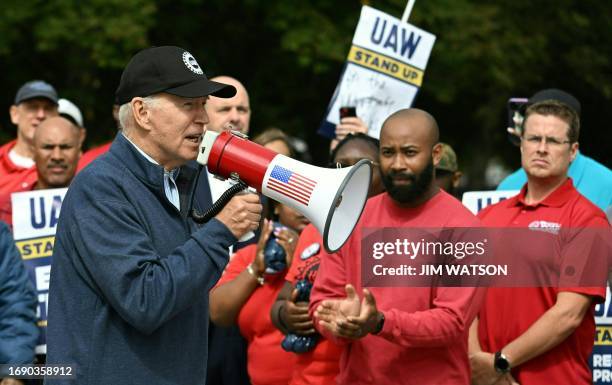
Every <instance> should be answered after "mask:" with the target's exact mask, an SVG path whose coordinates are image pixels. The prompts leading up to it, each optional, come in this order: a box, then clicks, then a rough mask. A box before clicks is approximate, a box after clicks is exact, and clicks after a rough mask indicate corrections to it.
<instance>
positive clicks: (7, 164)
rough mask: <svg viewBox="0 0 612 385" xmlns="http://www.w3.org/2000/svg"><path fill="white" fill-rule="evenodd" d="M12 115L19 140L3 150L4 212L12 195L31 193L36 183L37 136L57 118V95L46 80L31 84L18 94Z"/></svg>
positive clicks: (0, 192)
mask: <svg viewBox="0 0 612 385" xmlns="http://www.w3.org/2000/svg"><path fill="white" fill-rule="evenodd" d="M9 112H10V114H11V122H12V123H13V124H14V125H16V126H17V138H16V139H15V140H12V141H10V142H8V143H6V144H5V145H3V146H2V147H0V209H6V208H7V205H8V206H10V204H11V193H14V192H17V191H27V190H30V189H32V186H33V185H34V183H35V182H36V168H35V167H34V160H33V159H32V158H33V156H34V155H33V148H32V146H33V141H34V133H35V132H36V128H37V127H38V125H40V123H42V121H43V120H45V119H46V118H48V117H50V116H57V114H58V112H57V92H56V91H55V89H54V88H53V86H51V85H50V84H49V83H46V82H44V81H42V80H32V81H29V82H27V83H25V84H24V85H23V86H21V88H19V90H18V91H17V95H15V104H13V105H12V106H11V108H10V110H9Z"/></svg>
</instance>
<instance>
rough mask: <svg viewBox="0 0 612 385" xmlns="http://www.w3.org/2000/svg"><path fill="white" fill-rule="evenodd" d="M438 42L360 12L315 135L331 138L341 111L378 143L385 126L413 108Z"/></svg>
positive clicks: (385, 18)
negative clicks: (353, 113)
mask: <svg viewBox="0 0 612 385" xmlns="http://www.w3.org/2000/svg"><path fill="white" fill-rule="evenodd" d="M435 40H436V37H435V36H434V35H432V34H431V33H429V32H427V31H424V30H422V29H419V28H417V27H415V26H413V25H410V24H407V23H402V22H401V21H400V20H399V19H397V18H395V17H392V16H390V15H388V14H386V13H384V12H381V11H378V10H376V9H374V8H371V7H367V6H364V7H363V8H362V9H361V17H360V18H359V24H358V25H357V29H356V31H355V35H354V37H353V43H352V46H351V49H350V51H349V55H348V58H347V63H346V65H345V67H344V71H343V73H342V77H341V79H340V82H339V83H338V86H337V87H336V91H335V92H334V96H333V97H332V100H331V102H330V104H329V108H328V111H327V117H326V120H325V121H324V122H323V124H322V126H321V128H320V129H319V132H320V133H321V134H323V135H325V136H328V137H333V136H334V129H335V125H336V124H338V121H339V113H338V111H339V108H340V107H345V106H346V107H356V110H357V116H359V117H360V118H361V119H363V121H364V122H365V123H366V125H367V126H368V128H369V131H368V134H369V135H371V136H373V137H376V138H378V136H379V132H380V128H381V125H382V123H383V121H384V120H385V119H386V118H387V117H388V116H389V115H390V114H392V113H393V112H395V111H397V110H400V109H402V108H408V107H410V106H411V105H412V102H413V100H414V97H415V96H416V94H417V92H418V90H419V88H420V87H421V84H422V83H423V74H424V71H425V67H426V66H427V61H428V60H429V55H430V53H431V50H432V48H433V45H434V42H435Z"/></svg>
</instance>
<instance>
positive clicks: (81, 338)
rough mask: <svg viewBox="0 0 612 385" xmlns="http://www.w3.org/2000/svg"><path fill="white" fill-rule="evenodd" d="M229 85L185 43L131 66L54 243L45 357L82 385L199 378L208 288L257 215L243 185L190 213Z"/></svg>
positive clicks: (139, 57)
mask: <svg viewBox="0 0 612 385" xmlns="http://www.w3.org/2000/svg"><path fill="white" fill-rule="evenodd" d="M234 93H235V89H234V87H232V86H228V85H226V84H221V83H217V82H212V81H210V80H208V79H207V78H206V75H205V74H204V72H203V71H202V68H201V67H200V66H199V64H198V62H197V61H196V59H195V58H194V57H193V56H192V55H191V54H190V53H189V52H187V51H185V50H184V49H182V48H179V47H170V46H165V47H155V48H149V49H146V50H143V51H141V52H139V53H138V54H136V55H135V56H134V57H133V58H132V60H131V61H130V62H129V63H128V65H127V67H126V68H125V70H124V72H123V75H122V77H121V82H120V84H119V88H118V89H117V93H116V98H117V100H118V101H119V103H120V104H121V107H120V110H119V119H120V123H121V127H122V131H121V132H120V133H119V134H118V135H117V138H116V139H115V141H114V142H113V144H112V146H111V149H110V151H109V152H108V153H107V154H105V155H103V156H102V157H100V158H98V159H96V160H95V161H94V162H93V163H91V165H90V166H89V167H87V168H86V169H84V170H83V171H82V172H81V173H80V174H79V175H78V176H77V177H76V178H75V180H74V181H73V183H72V185H71V187H70V190H69V191H68V193H67V195H66V198H65V200H64V203H63V207H62V214H61V217H60V222H59V225H58V232H57V236H56V241H55V249H54V253H53V265H52V270H51V271H52V273H51V283H50V293H49V299H50V303H49V326H48V328H49V330H48V341H47V344H48V360H47V362H48V363H49V364H73V365H75V367H76V373H77V380H78V383H79V384H87V385H94V384H128V383H129V384H143V385H144V384H147V385H149V384H160V385H162V384H185V385H188V384H203V383H204V379H205V378H206V357H207V327H208V291H209V289H210V288H212V287H213V286H214V284H215V283H216V282H217V280H218V279H219V277H220V275H221V272H222V271H223V268H224V267H225V265H226V263H227V261H228V252H227V249H228V247H229V246H230V245H231V244H233V243H235V242H236V241H237V239H238V238H240V237H241V236H242V235H243V234H245V233H246V232H248V231H251V230H254V229H256V228H257V226H258V223H259V220H260V215H261V205H260V204H259V199H258V197H257V195H255V194H246V195H239V196H236V197H234V198H232V200H231V201H230V202H229V203H228V204H227V205H226V206H225V208H224V209H223V210H222V211H221V212H220V213H219V214H218V215H217V216H216V217H215V218H213V219H212V220H211V221H209V222H208V223H207V224H205V225H204V226H202V227H198V226H197V225H196V224H195V223H194V222H193V221H192V220H191V219H190V218H189V212H190V211H191V208H192V207H191V202H192V197H191V196H192V194H193V190H194V186H195V185H194V181H195V175H196V174H197V168H196V167H194V166H193V162H191V161H192V160H194V159H195V158H196V156H197V153H198V149H199V143H200V140H201V136H202V134H203V132H204V125H205V124H206V123H207V121H208V117H207V115H206V111H205V109H204V106H205V104H206V101H207V99H208V95H215V96H220V97H231V96H232V95H233V94H234ZM46 383H49V384H64V383H65V384H71V383H73V382H70V381H69V380H62V379H60V380H47V382H46Z"/></svg>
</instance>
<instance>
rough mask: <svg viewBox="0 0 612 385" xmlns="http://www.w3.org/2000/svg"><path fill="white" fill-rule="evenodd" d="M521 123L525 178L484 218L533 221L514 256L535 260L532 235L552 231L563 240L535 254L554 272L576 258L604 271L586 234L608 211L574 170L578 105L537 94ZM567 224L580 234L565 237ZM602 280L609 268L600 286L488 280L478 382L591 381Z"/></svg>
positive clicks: (474, 350) (473, 344) (475, 370)
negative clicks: (581, 186) (580, 184)
mask: <svg viewBox="0 0 612 385" xmlns="http://www.w3.org/2000/svg"><path fill="white" fill-rule="evenodd" d="M523 124H524V129H523V130H522V136H521V147H520V149H521V161H522V166H523V168H524V170H525V172H526V173H527V183H526V185H525V186H523V188H522V190H521V192H520V193H519V195H517V196H515V197H513V198H510V199H507V200H505V201H502V202H500V203H498V204H496V205H494V206H490V207H487V208H486V209H485V210H483V211H482V212H481V213H480V214H479V216H480V218H481V219H482V221H483V223H484V224H485V225H488V226H490V227H497V228H500V227H513V228H516V227H523V228H528V230H525V232H526V233H525V236H524V237H520V238H521V240H516V238H515V240H513V241H512V249H513V250H517V251H518V252H514V255H513V258H522V260H523V261H527V260H531V259H530V258H533V257H534V256H533V255H532V254H534V252H533V250H534V248H535V247H536V246H537V245H538V244H539V242H533V241H531V242H527V241H525V239H527V238H529V239H531V238H532V234H536V233H540V234H545V236H547V237H548V238H550V237H551V235H550V234H552V236H553V237H554V238H555V239H554V242H556V243H555V244H558V247H554V248H549V249H548V250H547V251H546V252H544V253H542V252H541V251H540V252H539V253H538V254H537V256H535V258H533V259H534V260H535V261H536V263H537V264H538V266H540V265H545V266H553V267H558V269H553V271H554V270H557V271H558V272H560V273H561V274H563V272H566V271H569V270H567V269H568V267H571V266H572V265H574V266H575V265H576V264H579V265H580V266H587V267H589V266H590V267H593V266H595V267H596V269H598V270H600V271H603V272H605V271H607V266H604V265H605V264H606V261H605V260H604V259H603V258H602V259H598V257H602V255H597V250H598V248H597V247H594V246H593V243H596V242H597V241H596V240H595V241H594V242H593V239H594V238H593V237H590V236H589V234H591V233H592V232H593V231H599V230H593V229H594V228H598V229H600V230H602V231H606V232H607V231H609V225H608V223H607V220H606V217H605V215H604V213H603V212H602V211H601V210H600V209H598V208H597V207H596V206H595V205H593V204H592V203H590V202H589V201H588V200H587V199H586V198H585V197H583V196H582V195H581V194H580V193H578V191H577V190H576V189H575V188H574V186H573V184H572V180H571V179H570V178H568V177H567V171H568V168H569V165H570V163H571V162H572V160H573V159H574V158H575V156H576V154H577V151H578V133H579V127H580V123H579V120H578V115H577V113H576V111H574V110H573V109H572V108H571V107H570V106H569V105H568V104H566V103H563V101H561V100H552V99H547V100H530V106H529V107H528V108H527V110H526V113H525V121H524V123H523ZM567 231H570V232H572V233H573V234H574V236H573V237H572V238H569V237H564V236H563V235H564V234H567ZM564 232H565V233H564ZM590 232H591V233H590ZM513 234H515V233H513ZM542 239H544V236H543V237H542ZM585 246H586V247H585ZM577 249H579V250H580V252H576V250H577ZM549 250H550V251H549ZM557 254H558V255H557ZM568 261H571V262H568ZM545 266H544V267H545ZM530 270H531V271H537V270H539V267H535V266H534V267H533V268H532V269H530ZM597 282H599V281H597ZM604 285H605V274H604V277H603V278H602V282H601V286H597V287H593V286H594V285H593V284H592V283H591V284H589V285H582V286H583V287H580V285H564V281H563V280H562V279H560V280H559V283H558V284H556V285H547V284H538V283H537V282H534V283H533V285H531V286H532V287H520V288H502V287H493V288H489V289H488V291H487V295H486V298H485V303H484V305H483V307H482V309H481V311H480V313H479V318H478V319H477V320H476V321H475V322H474V324H473V325H472V328H471V333H470V353H471V354H470V361H471V364H472V376H473V378H472V383H473V384H478V385H479V384H494V383H496V384H506V383H515V380H516V381H518V382H519V383H520V384H522V385H531V384H556V385H559V384H568V385H570V384H571V385H580V384H585V385H586V384H591V383H592V378H591V372H590V369H589V366H588V358H589V355H590V353H591V350H592V348H593V341H594V333H595V322H594V317H593V316H594V308H595V303H597V302H601V301H603V300H604V299H605V286H604ZM546 286H553V287H546Z"/></svg>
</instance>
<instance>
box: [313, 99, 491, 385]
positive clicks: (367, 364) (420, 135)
mask: <svg viewBox="0 0 612 385" xmlns="http://www.w3.org/2000/svg"><path fill="white" fill-rule="evenodd" d="M438 136H439V132H438V125H437V123H436V121H435V119H434V118H433V117H432V116H431V115H430V114H428V113H427V112H425V111H422V110H418V109H404V110H400V111H398V112H396V113H394V114H392V115H391V116H389V117H388V118H387V120H386V121H385V123H384V124H383V127H382V130H381V135H380V158H379V161H380V171H381V174H382V177H383V182H384V185H385V187H386V190H387V192H386V193H382V194H379V195H376V196H374V197H372V198H370V199H369V200H368V202H367V204H366V207H365V209H364V211H363V214H362V216H361V219H360V220H359V222H358V224H357V226H356V228H355V231H354V232H353V235H352V236H351V237H350V238H349V240H348V241H347V243H346V244H345V245H344V246H343V247H342V248H341V249H340V250H339V251H338V252H337V253H336V254H325V253H324V255H323V256H321V258H320V260H321V263H320V266H319V270H318V273H317V279H316V280H315V282H314V286H313V289H312V292H311V294H310V307H309V309H310V313H311V315H312V314H314V326H315V327H316V328H317V330H318V331H319V332H320V333H321V334H323V335H324V336H325V337H327V338H330V339H332V340H333V341H336V342H337V343H340V344H342V345H344V350H343V353H342V357H341V359H340V373H339V375H338V377H337V379H336V381H337V382H338V383H339V384H457V385H459V384H461V385H465V384H468V383H469V381H470V367H469V360H468V353H467V336H468V327H469V325H470V324H471V322H472V320H473V319H474V317H475V316H476V313H477V312H478V309H479V308H480V303H481V299H482V296H483V294H484V293H483V292H482V290H480V289H476V288H473V287H440V286H433V285H432V286H427V287H410V288H408V287H394V286H393V285H389V284H387V285H386V287H380V286H385V284H384V282H381V285H377V287H369V288H366V287H365V286H366V284H365V283H364V282H363V281H362V280H363V279H364V278H362V277H363V276H362V273H361V268H363V262H362V261H363V259H362V242H364V241H367V239H366V238H365V237H363V238H362V233H363V231H365V230H366V229H376V228H378V229H380V228H395V229H401V228H423V227H428V228H445V229H446V228H449V227H478V226H479V223H480V222H479V221H478V219H477V218H476V217H475V216H474V215H472V214H471V213H470V212H469V211H468V210H467V209H466V208H465V207H464V206H463V205H462V204H461V203H460V202H459V201H457V200H456V199H455V198H454V197H452V196H451V195H449V194H447V193H446V192H444V191H442V190H441V189H440V188H439V187H438V186H437V185H436V184H435V180H434V167H435V166H436V165H437V164H438V162H439V160H440V145H439V144H438ZM363 251H364V253H367V250H363ZM370 258H371V257H370ZM366 274H367V273H366ZM365 279H369V277H365ZM360 294H361V295H362V296H363V297H362V298H360V297H359V295H360Z"/></svg>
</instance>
